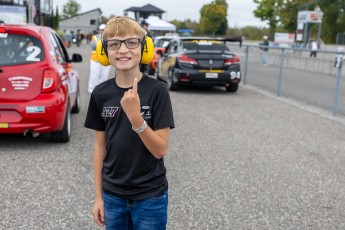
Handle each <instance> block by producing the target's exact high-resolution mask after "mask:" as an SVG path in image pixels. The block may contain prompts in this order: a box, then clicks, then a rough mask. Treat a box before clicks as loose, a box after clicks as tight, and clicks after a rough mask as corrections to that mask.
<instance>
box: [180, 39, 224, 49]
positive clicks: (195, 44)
mask: <svg viewBox="0 0 345 230" xmlns="http://www.w3.org/2000/svg"><path fill="white" fill-rule="evenodd" d="M183 49H184V50H185V51H196V50H198V51H206V52H220V51H225V52H230V49H229V47H228V46H226V45H225V44H224V42H222V41H213V40H204V41H197V40H195V41H184V42H183Z"/></svg>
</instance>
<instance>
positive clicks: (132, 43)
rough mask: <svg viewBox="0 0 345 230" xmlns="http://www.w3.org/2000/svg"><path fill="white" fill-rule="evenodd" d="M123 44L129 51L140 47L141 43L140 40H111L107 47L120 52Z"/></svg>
mask: <svg viewBox="0 0 345 230" xmlns="http://www.w3.org/2000/svg"><path fill="white" fill-rule="evenodd" d="M122 43H125V46H126V47H127V48H128V49H135V48H137V47H138V46H139V45H140V43H141V41H140V39H139V38H128V39H125V40H119V39H111V40H108V41H107V47H108V49H110V50H118V49H120V48H121V45H122Z"/></svg>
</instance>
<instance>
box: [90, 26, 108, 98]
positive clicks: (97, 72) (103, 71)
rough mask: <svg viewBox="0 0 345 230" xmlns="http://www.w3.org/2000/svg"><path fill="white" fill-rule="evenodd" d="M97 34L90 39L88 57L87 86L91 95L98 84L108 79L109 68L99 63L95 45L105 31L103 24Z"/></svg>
mask: <svg viewBox="0 0 345 230" xmlns="http://www.w3.org/2000/svg"><path fill="white" fill-rule="evenodd" d="M98 29H99V30H98V34H95V35H93V36H92V38H91V49H92V51H91V57H90V77H89V84H88V92H89V93H90V94H91V93H92V91H93V89H94V88H95V87H96V85H98V84H99V83H102V82H104V81H106V80H107V79H108V77H109V72H110V69H111V66H110V65H109V66H103V65H102V64H101V63H99V61H98V58H97V54H96V45H97V42H98V41H99V40H101V39H102V34H103V31H104V29H105V24H101V25H100V26H99V28H98Z"/></svg>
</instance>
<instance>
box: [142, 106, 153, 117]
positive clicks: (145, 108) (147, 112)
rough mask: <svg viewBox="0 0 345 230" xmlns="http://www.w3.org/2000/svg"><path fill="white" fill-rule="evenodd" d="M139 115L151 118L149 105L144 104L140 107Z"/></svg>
mask: <svg viewBox="0 0 345 230" xmlns="http://www.w3.org/2000/svg"><path fill="white" fill-rule="evenodd" d="M141 116H143V118H144V119H151V113H150V106H147V105H144V106H143V107H141Z"/></svg>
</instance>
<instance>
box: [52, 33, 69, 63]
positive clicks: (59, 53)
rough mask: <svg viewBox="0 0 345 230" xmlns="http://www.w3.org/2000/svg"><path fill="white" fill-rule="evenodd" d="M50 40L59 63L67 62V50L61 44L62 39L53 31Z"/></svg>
mask: <svg viewBox="0 0 345 230" xmlns="http://www.w3.org/2000/svg"><path fill="white" fill-rule="evenodd" d="M50 41H51V43H52V45H53V47H54V55H55V58H56V60H57V62H58V63H62V62H67V60H68V57H67V56H66V51H65V50H64V48H63V47H62V45H61V41H60V40H59V39H58V38H57V36H56V35H55V34H53V33H51V34H50Z"/></svg>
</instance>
